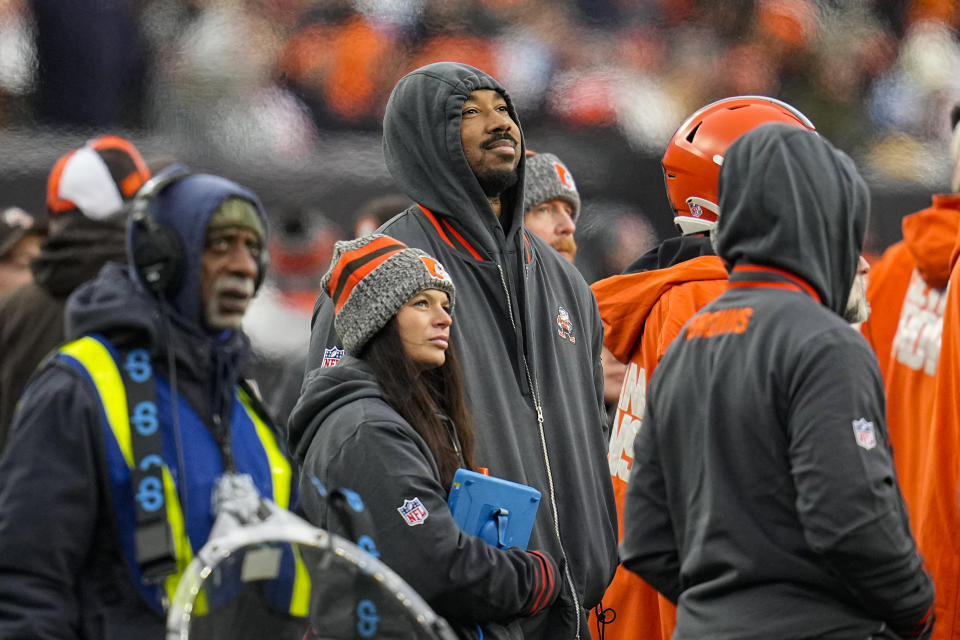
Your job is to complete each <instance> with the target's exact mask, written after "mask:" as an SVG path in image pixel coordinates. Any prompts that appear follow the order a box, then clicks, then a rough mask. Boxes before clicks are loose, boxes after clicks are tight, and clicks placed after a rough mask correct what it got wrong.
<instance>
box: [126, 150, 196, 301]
mask: <svg viewBox="0 0 960 640" xmlns="http://www.w3.org/2000/svg"><path fill="white" fill-rule="evenodd" d="M188 175H190V171H189V170H188V169H187V168H186V167H184V166H183V165H175V166H173V167H170V168H169V169H166V170H164V171H162V172H160V173H158V174H157V175H155V176H153V177H152V178H150V179H149V180H147V181H146V182H145V183H144V184H143V186H142V187H140V190H139V191H137V193H136V195H135V196H134V197H133V204H132V205H131V211H130V224H131V225H133V229H132V233H131V251H132V253H133V266H134V268H135V269H136V270H137V273H138V274H139V275H140V278H141V279H142V280H143V282H144V283H145V284H146V285H147V286H148V287H149V288H150V290H151V291H153V292H154V293H156V294H158V295H162V296H164V297H169V296H172V295H173V294H175V293H176V292H177V290H179V288H180V286H181V285H182V284H183V279H184V277H185V275H186V273H185V272H186V257H185V256H184V250H183V243H182V242H181V241H180V237H179V236H178V235H177V234H176V232H175V231H174V230H173V229H170V228H169V227H166V226H164V225H162V224H160V223H158V222H157V221H156V220H155V219H154V218H153V215H152V214H151V213H150V203H151V201H152V200H153V199H154V198H156V197H157V196H158V195H159V194H160V193H161V192H162V191H163V190H164V189H166V188H167V187H169V186H170V185H171V184H173V183H174V182H177V181H178V180H180V179H182V178H184V177H186V176H188Z"/></svg>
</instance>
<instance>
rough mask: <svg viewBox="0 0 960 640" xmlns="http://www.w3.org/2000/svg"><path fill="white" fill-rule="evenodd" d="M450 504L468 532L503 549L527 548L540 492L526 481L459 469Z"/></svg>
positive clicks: (462, 527) (454, 515)
mask: <svg viewBox="0 0 960 640" xmlns="http://www.w3.org/2000/svg"><path fill="white" fill-rule="evenodd" d="M447 504H448V505H449V506H450V511H451V512H452V513H453V519H454V520H456V522H457V524H458V525H459V526H460V528H461V529H462V530H463V531H464V532H466V533H469V534H470V535H473V536H477V537H479V538H482V539H483V540H484V541H485V542H487V543H489V544H492V545H494V546H497V547H499V548H501V549H506V548H507V547H522V548H524V549H526V548H527V543H528V542H529V541H530V532H531V531H533V521H534V520H535V519H536V517H537V507H539V506H540V492H539V491H537V490H536V489H534V488H533V487H528V486H527V485H525V484H519V483H517V482H511V481H509V480H504V479H502V478H494V477H492V476H487V475H484V474H482V473H477V472H476V471H468V470H467V469H457V472H456V474H454V476H453V486H452V487H451V488H450V497H449V498H447Z"/></svg>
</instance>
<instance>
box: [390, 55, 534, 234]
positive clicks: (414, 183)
mask: <svg viewBox="0 0 960 640" xmlns="http://www.w3.org/2000/svg"><path fill="white" fill-rule="evenodd" d="M482 89H492V90H494V91H497V92H499V93H500V95H502V96H503V98H504V100H505V101H506V103H507V109H508V111H509V113H510V117H511V118H512V119H513V122H514V124H515V125H516V127H517V133H518V136H519V138H520V139H519V140H518V142H519V143H520V148H519V149H518V153H519V154H520V163H519V164H518V165H517V178H518V179H517V183H516V184H515V185H514V186H512V187H510V188H509V189H507V191H506V192H505V193H504V194H503V196H502V197H501V200H502V203H503V206H504V212H503V216H504V220H505V221H509V228H506V229H504V233H505V234H506V236H507V238H508V239H509V238H510V236H511V234H514V233H516V232H517V231H518V230H519V229H520V228H521V226H522V222H523V210H522V209H523V197H522V194H523V176H524V167H525V163H526V161H525V158H524V142H523V134H522V132H521V130H520V120H519V118H518V117H517V112H516V109H514V106H513V102H512V101H511V100H510V96H509V95H508V94H507V92H506V90H505V89H504V88H503V87H502V86H500V83H499V82H497V81H496V80H495V79H494V78H493V77H491V76H490V75H488V74H486V73H484V72H483V71H480V70H479V69H476V68H474V67H471V66H469V65H465V64H460V63H454V62H437V63H434V64H430V65H427V66H425V67H421V68H419V69H417V70H416V71H412V72H411V73H409V74H407V75H406V76H404V77H403V78H401V79H400V81H399V82H398V83H397V86H396V87H394V89H393V92H392V93H391V94H390V100H389V102H388V103H387V109H386V115H385V116H384V119H383V155H384V158H385V159H386V163H387V169H389V170H390V174H391V175H392V176H393V178H394V180H395V181H396V182H397V184H398V185H401V186H402V187H403V188H404V189H405V190H406V193H407V195H408V196H410V198H411V199H412V200H413V201H414V202H416V203H418V204H421V205H423V206H424V207H426V208H427V209H430V210H431V211H433V212H434V213H436V214H437V215H449V216H456V217H455V220H456V221H457V223H458V225H460V226H462V227H464V228H466V229H467V230H468V232H469V235H470V238H471V240H477V241H479V242H481V243H482V244H483V248H484V249H487V250H488V251H490V252H495V251H496V250H497V247H498V246H499V245H500V243H498V242H495V238H496V237H497V236H496V233H497V231H496V228H497V227H499V226H500V223H499V221H498V220H497V217H496V215H495V214H494V213H493V209H492V208H491V207H490V202H489V201H488V200H487V196H486V195H485V194H484V192H483V189H482V188H481V187H480V183H479V181H478V180H477V178H476V176H475V175H474V174H473V170H472V169H471V168H470V165H469V164H468V163H467V158H466V156H465V155H464V153H463V146H462V144H461V142H460V120H461V112H462V109H463V103H464V102H466V100H467V98H468V97H469V96H470V93H471V92H472V91H477V90H482ZM507 207H509V209H507Z"/></svg>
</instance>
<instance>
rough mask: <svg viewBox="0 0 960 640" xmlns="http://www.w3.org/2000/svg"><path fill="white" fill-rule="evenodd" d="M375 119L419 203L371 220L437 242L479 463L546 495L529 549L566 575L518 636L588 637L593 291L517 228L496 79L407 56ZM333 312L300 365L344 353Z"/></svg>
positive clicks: (601, 511)
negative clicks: (412, 63)
mask: <svg viewBox="0 0 960 640" xmlns="http://www.w3.org/2000/svg"><path fill="white" fill-rule="evenodd" d="M383 129H384V132H383V149H384V155H385V157H386V162H387V167H388V168H389V170H390V172H391V174H392V175H393V177H394V179H395V180H396V182H397V184H398V186H399V187H401V188H402V189H403V190H404V191H405V192H406V194H407V195H408V196H409V197H410V198H411V199H412V200H413V201H414V202H415V203H416V204H415V205H414V206H412V207H410V208H409V209H407V210H406V211H404V212H403V213H401V214H400V215H398V216H397V217H395V218H393V219H392V220H391V221H389V222H387V223H386V224H385V225H384V226H383V227H381V229H380V231H381V232H382V233H387V234H389V235H391V236H393V237H395V238H398V239H400V240H402V241H403V242H404V243H406V244H407V245H409V246H411V247H417V248H420V249H423V250H424V251H426V252H427V253H429V254H430V255H433V256H436V258H437V259H439V260H440V261H441V262H442V263H443V264H444V265H445V266H446V268H447V269H448V270H449V272H450V275H451V276H452V277H453V279H454V280H455V281H456V282H457V287H458V291H460V290H462V293H461V294H460V296H459V297H458V314H457V317H458V322H457V323H456V325H455V326H454V327H453V329H452V334H451V339H452V341H453V342H454V343H455V344H456V347H457V350H458V353H459V355H460V360H461V363H462V365H463V370H464V375H465V377H466V389H467V396H468V398H467V399H468V403H469V407H470V410H471V412H472V414H473V420H474V424H475V428H476V434H477V450H476V461H477V464H478V465H479V466H482V467H487V468H488V469H489V470H490V474H491V475H493V476H497V477H501V478H506V479H508V480H512V481H514V482H520V483H523V484H526V485H530V486H533V487H535V488H537V489H539V490H540V491H541V493H542V495H543V498H542V500H541V505H540V509H539V511H538V513H537V520H536V524H535V525H534V530H533V534H532V536H531V540H530V547H531V548H534V549H542V550H545V551H547V552H548V553H550V555H551V556H552V557H554V558H557V559H558V562H559V564H560V566H561V568H562V574H563V582H564V588H563V593H562V596H561V598H560V599H559V600H558V602H557V604H555V605H554V606H553V607H551V608H550V609H548V610H547V611H546V612H545V613H543V614H540V615H539V616H536V617H533V618H528V619H526V620H524V622H523V626H524V634H525V637H527V638H551V639H552V638H587V637H588V632H587V629H586V611H587V609H588V608H590V607H593V606H595V605H596V604H597V603H599V601H600V597H601V596H602V595H603V592H604V589H605V588H606V586H607V584H608V583H609V582H610V580H611V579H612V577H613V573H614V570H615V568H616V565H617V557H616V544H617V542H616V540H617V522H616V508H615V505H614V502H613V492H612V489H611V483H610V478H609V472H608V471H607V470H606V469H607V461H606V442H607V437H608V431H607V426H606V423H605V419H604V406H603V395H602V394H603V373H602V368H601V364H600V350H601V347H602V339H603V325H602V323H601V321H600V316H599V313H598V312H597V305H596V302H595V300H594V298H593V295H592V294H591V292H590V289H589V288H588V287H587V284H586V282H585V281H584V280H583V277H582V276H581V275H580V273H579V272H578V271H577V270H576V268H574V267H573V265H571V264H570V263H569V262H568V261H567V260H565V259H564V258H563V257H561V256H560V255H559V254H558V253H557V252H556V251H554V250H553V249H552V248H551V247H550V246H549V245H548V244H547V243H545V242H544V241H542V240H541V239H540V238H538V237H537V236H535V235H534V234H532V233H527V232H526V231H525V230H524V228H523V213H524V212H523V185H524V167H525V158H524V145H523V134H522V132H521V130H520V125H519V119H518V118H517V114H516V111H515V110H514V108H513V104H512V102H511V101H510V97H509V95H508V94H507V92H506V91H505V90H504V89H503V87H501V86H500V84H499V83H498V82H497V81H496V80H495V79H493V78H492V77H490V76H489V75H487V74H486V73H484V72H482V71H480V70H478V69H475V68H473V67H470V66H467V65H464V64H456V63H447V62H443V63H436V64H431V65H428V66H426V67H422V68H420V69H417V70H416V71H413V72H411V73H410V74H408V75H406V76H405V77H403V78H402V79H401V80H400V81H399V82H398V83H397V86H396V87H395V88H394V90H393V93H392V94H391V96H390V100H389V102H388V104H387V110H386V115H385V116H384V122H383ZM333 318H334V314H333V306H332V304H331V303H330V302H329V299H328V298H327V297H326V296H321V297H320V299H319V300H318V307H317V310H316V312H315V314H314V322H313V334H312V338H311V345H310V356H309V358H308V362H307V370H308V371H309V370H311V369H315V368H317V367H321V366H330V365H334V364H335V363H336V362H337V360H338V356H339V355H340V354H341V353H342V351H341V350H340V346H341V345H342V342H340V341H339V339H338V338H337V336H336V333H335V331H334V329H333ZM301 402H304V400H303V399H301ZM310 420H311V416H310V415H305V412H300V413H297V412H296V411H295V413H294V415H293V417H292V418H291V421H290V424H289V425H288V426H289V433H288V438H289V440H290V445H291V451H292V452H293V454H294V456H295V458H296V459H297V461H298V462H300V461H302V456H303V455H305V453H306V450H307V448H308V447H309V444H310V443H309V437H307V438H304V435H305V434H309V433H311V430H310ZM410 497H411V498H413V497H415V496H410ZM397 506H398V507H399V506H401V505H397ZM429 570H430V569H429V567H425V568H424V571H429Z"/></svg>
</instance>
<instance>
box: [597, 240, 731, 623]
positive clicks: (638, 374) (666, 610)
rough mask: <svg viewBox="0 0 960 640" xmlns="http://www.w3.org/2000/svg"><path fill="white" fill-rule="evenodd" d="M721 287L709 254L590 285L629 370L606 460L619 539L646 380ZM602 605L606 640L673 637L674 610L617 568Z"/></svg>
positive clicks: (610, 343)
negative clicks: (606, 614) (607, 613)
mask: <svg viewBox="0 0 960 640" xmlns="http://www.w3.org/2000/svg"><path fill="white" fill-rule="evenodd" d="M726 286H727V271H726V269H725V268H724V266H723V262H722V261H721V260H720V258H718V257H717V256H713V255H709V256H708V255H703V256H698V257H695V258H692V259H689V260H685V261H683V262H678V263H676V264H674V265H672V266H669V267H666V268H663V269H654V270H651V271H643V272H638V273H627V274H624V275H618V276H613V277H611V278H607V279H605V280H601V281H599V282H596V283H594V284H593V285H592V286H591V288H592V289H593V293H594V295H596V297H597V304H598V305H599V307H600V317H601V319H602V320H603V326H604V339H603V340H604V345H605V346H606V347H607V348H608V349H609V350H610V351H611V352H612V353H613V355H614V356H615V357H616V358H617V359H618V360H619V361H620V362H623V363H625V364H626V365H627V372H626V375H625V376H624V381H623V386H622V388H621V391H620V400H619V402H618V404H617V413H616V418H615V421H614V424H613V429H612V431H611V435H610V448H609V451H608V455H607V459H608V461H609V462H610V475H611V476H612V480H613V489H614V495H615V497H616V502H617V522H618V531H619V533H618V539H620V540H622V539H623V499H624V496H625V495H626V491H627V479H628V478H629V476H630V467H631V465H632V462H633V441H634V438H635V437H636V434H637V431H638V430H639V428H640V424H641V421H642V420H643V409H644V406H645V404H646V398H645V396H646V388H647V381H648V380H649V379H650V376H651V374H652V373H653V370H654V368H655V367H656V366H657V363H658V362H660V358H661V357H663V354H664V353H665V352H666V350H667V347H668V346H670V343H671V342H672V341H673V339H674V338H675V337H676V336H677V334H679V333H680V329H681V328H682V327H683V325H684V324H685V323H686V322H687V320H689V319H690V318H691V317H692V316H693V315H694V314H695V313H696V312H697V311H699V310H700V308H701V307H703V306H704V305H706V304H708V303H709V302H712V301H713V300H714V299H715V298H717V297H718V296H719V295H720V294H721V293H723V291H724V290H725V289H726ZM691 383H694V382H693V381H691ZM602 605H603V607H604V608H605V609H613V611H614V612H615V613H616V618H615V619H614V621H613V622H612V623H610V624H607V625H605V629H604V640H628V639H629V640H635V639H638V638H643V639H644V640H656V639H661V638H662V639H663V640H667V639H669V638H670V637H671V636H672V635H673V628H674V625H675V621H676V607H675V606H674V605H673V604H672V603H671V602H670V601H669V600H667V599H666V598H664V597H663V596H661V595H660V594H658V593H657V592H656V591H655V590H654V589H653V587H651V586H650V585H648V584H647V583H646V582H644V581H643V580H642V579H641V578H640V577H639V576H637V575H636V574H634V573H631V572H630V571H627V570H626V569H624V568H623V566H622V565H621V566H619V567H617V573H616V575H615V576H614V578H613V582H612V583H611V584H610V586H609V587H607V591H606V592H605V594H604V596H603V602H602ZM593 626H594V625H591V632H592V633H594V637H595V638H596V637H597V635H596V631H595V630H594V629H593Z"/></svg>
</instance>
